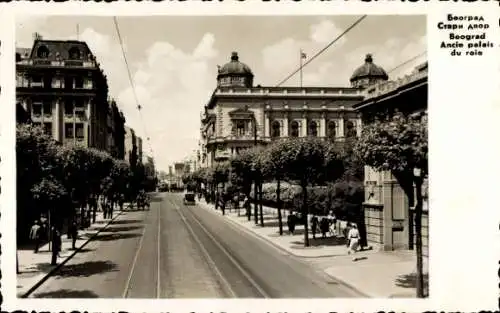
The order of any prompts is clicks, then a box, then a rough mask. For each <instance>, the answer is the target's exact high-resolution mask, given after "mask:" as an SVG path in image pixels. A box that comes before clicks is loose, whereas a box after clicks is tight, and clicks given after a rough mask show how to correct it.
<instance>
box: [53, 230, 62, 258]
mask: <svg viewBox="0 0 500 313" xmlns="http://www.w3.org/2000/svg"><path fill="white" fill-rule="evenodd" d="M61 244H62V242H61V233H60V232H59V230H57V229H56V228H55V227H52V260H51V262H50V264H51V265H57V257H58V256H59V252H60V251H61Z"/></svg>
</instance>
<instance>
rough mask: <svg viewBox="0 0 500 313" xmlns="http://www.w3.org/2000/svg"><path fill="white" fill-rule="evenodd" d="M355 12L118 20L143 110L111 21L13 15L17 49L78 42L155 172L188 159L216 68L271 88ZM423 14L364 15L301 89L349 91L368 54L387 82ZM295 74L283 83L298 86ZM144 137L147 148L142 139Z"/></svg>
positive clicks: (416, 36) (421, 34)
mask: <svg viewBox="0 0 500 313" xmlns="http://www.w3.org/2000/svg"><path fill="white" fill-rule="evenodd" d="M359 17H360V16H348V15H343V16H210V17H203V16H196V17H187V16H161V17H160V16H151V17H150V16H147V17H117V21H118V25H119V30H120V34H121V37H122V40H123V44H124V50H125V54H126V57H127V61H128V64H129V66H130V71H131V73H132V77H133V81H134V85H135V89H136V92H137V97H138V100H139V103H140V105H141V106H142V110H141V112H142V113H139V111H138V110H137V108H136V106H137V105H136V101H135V97H134V95H133V90H132V87H131V84H130V81H129V79H128V74H127V67H126V64H125V61H124V58H123V55H122V51H121V46H120V41H119V38H118V35H117V30H116V28H115V24H114V21H113V17H111V16H109V17H102V16H99V17H93V16H39V15H38V16H17V17H16V25H17V27H16V47H23V48H31V47H32V44H33V33H35V32H38V33H39V34H41V35H42V37H43V38H44V39H52V40H68V39H78V40H82V41H86V42H87V44H88V45H89V47H90V49H91V50H92V52H93V54H94V55H95V56H96V57H97V60H98V61H99V62H100V64H101V67H102V68H103V70H104V72H105V74H106V75H107V77H108V84H109V88H110V89H109V92H110V97H112V98H114V99H115V100H116V101H117V103H118V106H119V107H120V109H121V110H122V111H123V112H124V115H125V118H126V124H127V125H128V126H129V127H132V128H133V129H134V130H135V131H136V133H137V134H138V135H139V136H141V137H142V138H144V145H143V149H144V153H145V154H147V155H153V157H154V159H155V163H156V165H157V168H158V169H159V170H165V171H167V170H168V166H169V165H172V163H174V162H177V161H182V160H184V159H186V158H187V157H190V156H192V155H193V153H194V151H195V149H197V147H198V140H199V137H200V113H201V112H202V111H203V107H204V105H205V104H206V103H207V102H208V100H209V98H210V95H211V94H212V92H213V90H214V89H215V87H216V84H217V81H216V76H217V65H224V64H225V63H227V62H229V59H230V55H231V52H232V51H237V52H238V55H239V57H240V61H241V62H243V63H245V64H247V65H248V66H249V67H250V68H251V69H252V71H253V73H254V75H255V77H254V85H258V84H260V85H262V86H275V85H276V84H278V83H279V82H280V81H282V80H283V79H284V78H286V77H287V76H288V75H289V74H291V73H292V72H294V71H295V70H296V69H297V68H298V67H299V56H300V50H301V49H302V50H303V51H304V52H305V53H306V55H307V57H308V58H310V57H312V56H313V55H314V54H316V53H317V52H318V51H320V50H321V49H323V48H324V47H325V46H326V45H328V44H329V43H330V42H331V41H332V40H333V39H335V38H336V37H337V36H338V35H340V34H341V33H342V32H344V31H345V30H346V29H347V28H348V27H349V26H350V25H352V24H353V23H354V22H355V21H356V20H357V19H358V18H359ZM426 34H427V32H426V19H425V16H408V15H390V16H381V15H378V16H368V17H366V18H365V19H364V20H363V21H362V22H361V23H359V24H358V25H357V26H356V27H354V28H353V29H352V30H351V31H349V32H348V33H347V34H346V35H345V36H343V37H342V38H341V39H340V40H339V41H337V42H336V43H334V44H333V45H332V46H331V47H330V48H328V49H327V50H326V51H325V52H324V53H322V54H321V55H320V56H318V57H317V58H316V59H315V60H313V61H312V62H311V63H310V64H309V65H307V66H306V67H304V69H303V85H304V86H305V87H307V86H325V87H329V86H331V87H333V86H340V87H342V86H345V87H347V86H349V78H350V76H351V74H352V73H353V71H354V70H355V69H356V68H357V67H359V66H360V65H362V64H363V63H364V58H365V55H366V54H367V53H371V54H372V55H373V60H374V63H375V64H377V65H379V66H381V67H383V68H384V69H385V70H386V71H388V72H389V73H388V74H389V77H390V79H394V78H397V77H400V76H403V75H405V74H408V73H409V72H411V71H412V70H413V68H414V67H415V66H416V65H418V64H420V63H422V62H424V61H425V60H426V56H425V55H423V56H422V57H419V58H417V59H415V60H414V61H412V62H408V63H407V64H406V65H404V66H401V67H399V68H398V69H396V70H394V71H391V70H392V69H394V68H395V67H397V66H399V65H400V64H402V63H404V62H407V61H408V60H410V59H411V58H413V57H415V56H417V55H419V54H421V53H422V52H425V51H426V49H427V39H426ZM298 85H299V75H295V76H294V77H292V78H291V79H290V80H288V81H287V82H286V83H284V84H283V86H298ZM147 137H149V138H150V142H149V144H148V143H147V142H146V140H145V139H146V138H147Z"/></svg>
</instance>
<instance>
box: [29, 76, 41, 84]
mask: <svg viewBox="0 0 500 313" xmlns="http://www.w3.org/2000/svg"><path fill="white" fill-rule="evenodd" d="M42 86H43V79H42V76H40V75H33V76H31V87H42Z"/></svg>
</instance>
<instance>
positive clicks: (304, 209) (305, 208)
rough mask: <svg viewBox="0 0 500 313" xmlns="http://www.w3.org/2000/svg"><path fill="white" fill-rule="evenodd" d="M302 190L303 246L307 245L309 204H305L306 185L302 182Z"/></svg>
mask: <svg viewBox="0 0 500 313" xmlns="http://www.w3.org/2000/svg"><path fill="white" fill-rule="evenodd" d="M302 192H303V193H304V199H303V200H302V201H303V203H302V214H303V218H304V217H305V220H304V247H309V218H308V216H309V206H308V205H307V185H306V184H302Z"/></svg>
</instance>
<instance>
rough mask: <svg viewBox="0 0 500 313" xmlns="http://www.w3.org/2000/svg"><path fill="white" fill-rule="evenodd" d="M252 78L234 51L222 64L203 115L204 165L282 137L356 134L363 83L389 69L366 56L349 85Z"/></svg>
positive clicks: (380, 77)
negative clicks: (280, 83) (267, 83)
mask: <svg viewBox="0 0 500 313" xmlns="http://www.w3.org/2000/svg"><path fill="white" fill-rule="evenodd" d="M253 78H254V75H253V73H252V71H251V70H250V68H249V67H248V66H247V65H246V64H244V63H242V62H240V61H239V58H238V54H237V53H236V52H233V54H232V56H231V61H230V62H229V63H227V64H226V65H224V66H222V67H220V68H219V74H218V76H217V88H216V89H215V91H214V92H213V94H212V96H211V98H210V99H209V101H208V104H207V105H206V106H205V111H204V113H203V114H202V119H201V138H202V142H201V147H200V150H201V152H200V159H201V160H200V161H201V163H200V164H201V165H202V166H213V164H214V163H215V162H217V161H222V160H226V159H228V158H230V157H231V156H233V155H235V154H238V153H239V151H241V150H242V149H246V148H250V147H252V146H260V145H266V144H268V143H270V142H271V141H273V140H277V139H279V138H285V137H305V136H314V137H321V138H325V139H329V140H333V141H338V142H343V141H345V139H346V138H353V137H356V136H358V135H359V134H360V132H361V119H360V116H359V113H358V112H356V111H355V110H354V109H353V105H354V104H356V103H359V102H361V101H362V100H363V98H364V93H363V87H364V86H366V85H367V84H372V83H374V82H378V81H381V80H387V74H386V73H385V71H384V70H383V69H382V68H380V67H378V66H377V65H375V64H374V63H373V60H372V57H371V55H368V56H367V57H366V60H365V64H364V65H362V66H361V67H359V68H358V69H357V70H356V71H355V72H354V74H353V76H352V77H351V79H350V81H351V87H262V86H260V85H259V86H257V87H254V86H253Z"/></svg>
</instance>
